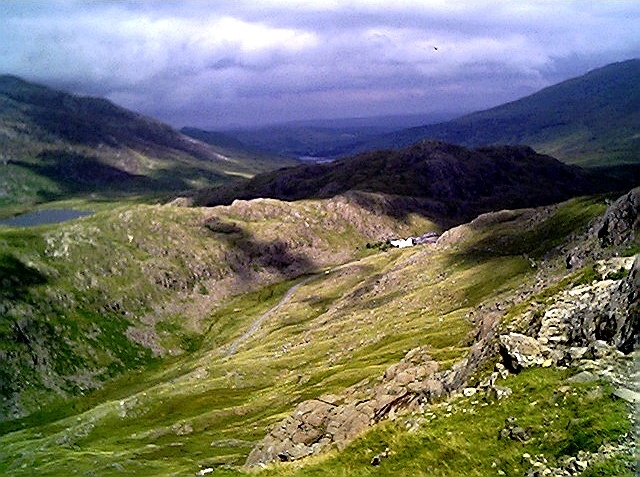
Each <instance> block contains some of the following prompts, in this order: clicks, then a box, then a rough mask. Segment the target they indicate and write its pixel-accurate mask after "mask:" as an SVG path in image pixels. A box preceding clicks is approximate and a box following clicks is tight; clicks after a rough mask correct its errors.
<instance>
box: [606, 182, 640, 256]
mask: <svg viewBox="0 0 640 477" xmlns="http://www.w3.org/2000/svg"><path fill="white" fill-rule="evenodd" d="M639 224H640V187H637V188H635V189H633V190H631V191H630V192H629V193H628V194H626V195H623V196H622V197H620V198H619V199H618V200H616V201H615V202H614V203H613V204H612V205H611V207H609V209H607V211H606V213H605V214H604V216H603V218H602V225H601V226H600V227H599V229H598V232H597V234H598V239H599V240H600V244H601V245H602V246H603V247H608V246H610V245H620V244H623V243H628V242H630V241H631V240H633V237H634V235H635V234H636V233H637V231H638V225H639Z"/></svg>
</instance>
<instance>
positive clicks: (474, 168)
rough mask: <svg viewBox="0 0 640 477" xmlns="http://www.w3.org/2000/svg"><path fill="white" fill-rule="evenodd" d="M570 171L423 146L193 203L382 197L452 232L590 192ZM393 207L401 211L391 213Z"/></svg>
mask: <svg viewBox="0 0 640 477" xmlns="http://www.w3.org/2000/svg"><path fill="white" fill-rule="evenodd" d="M595 182H596V181H594V180H592V178H591V177H590V176H589V175H588V174H587V173H585V172H584V171H583V170H582V169H580V168H578V167H575V166H568V165H566V164H563V163H561V162H560V161H558V160H556V159H554V158H552V157H549V156H544V155H540V154H537V153H536V152H535V151H533V149H531V148H529V147H525V146H499V147H482V148H478V149H467V148H465V147H462V146H456V145H452V144H448V143H443V142H438V141H423V142H421V143H418V144H415V145H413V146H411V147H408V148H406V149H402V150H386V151H376V152H371V153H363V154H360V155H358V156H355V157H352V158H344V159H340V160H336V161H334V162H332V163H327V164H308V165H302V166H298V167H294V168H287V169H281V170H279V171H274V172H270V173H265V174H261V175H258V176H256V177H254V178H253V179H251V180H249V181H247V182H246V183H244V184H242V185H238V186H236V187H227V188H218V189H216V190H213V191H208V192H207V193H202V194H200V195H199V196H198V197H197V198H196V203H198V204H201V205H218V204H226V203H229V202H231V201H232V200H233V199H236V198H242V199H252V198H258V197H270V198H277V199H281V200H300V199H308V198H327V197H331V196H334V195H338V194H344V193H345V192H348V191H360V192H374V193H381V194H384V195H386V196H388V197H389V198H390V200H392V201H393V202H395V205H396V206H394V207H392V209H393V210H395V211H397V210H402V211H404V213H410V212H416V213H420V214H423V215H426V216H428V217H429V218H431V219H433V220H436V221H438V222H440V223H441V224H442V225H452V224H455V223H460V222H463V221H467V220H469V219H471V218H473V217H475V216H477V215H478V214H480V213H483V212H487V211H491V210H499V209H503V208H512V209H513V208H520V207H531V206H536V205H542V204H550V203H553V202H558V201H561V200H564V199H567V198H569V197H572V196H577V195H581V194H587V193H593V192H594V191H597V190H603V189H604V188H606V187H613V185H612V184H599V185H596V183H595ZM398 201H400V202H401V205H400V206H398Z"/></svg>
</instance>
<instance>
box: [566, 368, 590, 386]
mask: <svg viewBox="0 0 640 477" xmlns="http://www.w3.org/2000/svg"><path fill="white" fill-rule="evenodd" d="M597 380H598V376H596V375H595V374H593V373H590V372H589V371H582V372H580V373H578V374H576V375H574V376H571V377H570V378H569V379H567V382H568V383H590V382H593V381H597Z"/></svg>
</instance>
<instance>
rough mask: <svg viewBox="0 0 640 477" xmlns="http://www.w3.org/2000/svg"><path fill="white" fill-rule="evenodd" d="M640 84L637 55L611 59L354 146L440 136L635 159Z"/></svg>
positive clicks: (588, 161)
mask: <svg viewBox="0 0 640 477" xmlns="http://www.w3.org/2000/svg"><path fill="white" fill-rule="evenodd" d="M639 84H640V59H633V60H628V61H624V62H620V63H614V64H611V65H608V66H605V67H602V68H599V69H596V70H594V71H591V72H589V73H587V74H586V75H584V76H580V77H578V78H574V79H570V80H568V81H564V82H562V83H559V84H557V85H553V86H550V87H548V88H545V89H543V90H542V91H539V92H538V93H535V94H532V95H531V96H527V97H525V98H522V99H520V100H517V101H514V102H511V103H508V104H504V105H502V106H498V107H496V108H492V109H489V110H486V111H480V112H477V113H473V114H469V115H467V116H463V117H461V118H459V119H455V120H452V121H449V122H445V123H441V124H436V125H430V126H422V127H417V128H412V129H406V130H403V131H399V132H397V133H392V134H389V135H386V136H382V137H380V138H379V139H377V140H374V141H371V142H369V143H366V144H365V145H363V146H361V147H359V148H357V149H356V150H375V149H380V148H390V147H393V148H399V147H406V146H408V145H409V144H413V143H415V142H417V141H419V140H422V139H439V140H442V141H447V142H453V143H455V144H461V145H465V146H478V145H483V144H527V145H529V146H531V147H533V148H534V149H535V150H536V151H538V152H540V153H542V154H549V155H551V156H553V157H557V158H558V159H561V160H563V161H564V162H567V163H570V164H579V165H584V166H597V165H600V166H604V165H608V166H611V165H616V164H638V162H640V154H639V151H640V139H639V137H640V136H639V134H640V130H639V127H640V126H639V125H640V107H638V105H639V104H640V87H639V86H638V85H639ZM352 152H353V150H352Z"/></svg>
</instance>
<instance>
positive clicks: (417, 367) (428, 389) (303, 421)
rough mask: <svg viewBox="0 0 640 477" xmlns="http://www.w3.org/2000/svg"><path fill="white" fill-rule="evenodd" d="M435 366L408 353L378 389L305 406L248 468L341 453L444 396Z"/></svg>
mask: <svg viewBox="0 0 640 477" xmlns="http://www.w3.org/2000/svg"><path fill="white" fill-rule="evenodd" d="M437 370H438V364H437V363H436V362H435V361H432V360H431V359H430V358H429V356H428V355H427V354H426V352H425V351H424V350H423V349H420V348H418V349H415V350H412V351H410V352H409V353H408V354H407V355H406V356H405V357H404V359H403V360H402V361H400V363H397V364H394V365H392V366H391V367H389V368H388V369H387V370H386V371H385V373H384V376H383V377H382V381H381V383H380V384H378V385H377V386H374V387H372V388H369V389H364V390H363V389H361V388H362V385H360V386H359V385H355V386H352V387H350V388H348V389H347V390H345V391H344V392H343V393H342V394H341V395H340V396H333V395H329V396H322V397H320V398H317V399H311V400H309V401H304V402H302V403H300V404H299V405H298V407H296V409H295V411H294V412H293V413H292V414H291V415H290V416H288V417H287V418H286V419H284V420H283V421H281V422H280V423H279V424H277V425H276V426H275V427H274V429H273V430H272V431H271V432H270V433H269V435H267V436H266V437H265V438H264V439H263V440H262V441H260V442H259V443H258V444H257V445H256V447H255V448H254V449H253V450H252V451H251V453H250V454H249V457H248V459H247V463H246V465H247V466H248V467H253V466H256V465H259V464H261V463H262V464H264V463H268V462H272V461H278V460H279V461H293V460H297V459H300V458H302V457H306V456H308V455H311V454H317V453H320V452H323V451H326V450H327V449H328V448H329V447H331V446H336V447H337V448H338V449H341V448H343V447H344V446H345V445H346V444H347V443H349V442H351V441H352V440H353V439H354V438H355V437H357V436H358V434H360V433H361V432H362V431H364V430H365V429H366V428H367V427H369V426H370V425H372V424H374V423H376V422H378V421H380V420H382V419H384V418H385V417H387V416H388V415H389V414H390V413H393V412H394V409H397V408H399V407H402V406H407V405H410V404H411V403H417V401H418V400H419V399H418V398H419V397H423V398H424V399H432V398H435V397H439V396H441V395H442V394H443V393H444V392H445V385H444V383H443V382H442V379H441V378H442V376H441V375H439V374H437V373H436V372H437Z"/></svg>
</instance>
